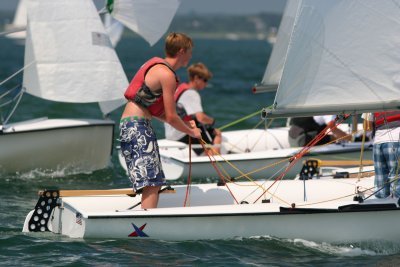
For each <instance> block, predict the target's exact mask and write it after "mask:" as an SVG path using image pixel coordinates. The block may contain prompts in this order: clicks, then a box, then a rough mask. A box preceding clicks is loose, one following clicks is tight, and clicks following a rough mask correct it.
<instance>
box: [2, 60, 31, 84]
mask: <svg viewBox="0 0 400 267" xmlns="http://www.w3.org/2000/svg"><path fill="white" fill-rule="evenodd" d="M35 62H36V60H33V61H32V62H30V63H29V64H27V65H25V66H23V67H22V68H21V69H19V70H17V72H15V73H14V74H12V75H11V76H10V77H8V78H6V79H5V80H4V81H2V82H0V86H2V85H3V84H4V83H6V82H8V81H9V80H11V79H12V78H14V77H15V76H16V75H17V74H18V73H20V72H21V71H23V70H25V69H26V68H27V67H29V66H30V65H32V64H33V63H35Z"/></svg>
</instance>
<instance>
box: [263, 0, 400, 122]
mask: <svg viewBox="0 0 400 267" xmlns="http://www.w3.org/2000/svg"><path fill="white" fill-rule="evenodd" d="M399 32H400V1H399V0H381V1H376V0H362V1H357V0H335V1H331V0H302V1H299V5H298V9H297V11H296V16H295V21H294V28H293V33H292V35H291V37H290V39H289V43H288V51H287V55H286V60H285V65H284V69H283V74H282V79H281V81H280V84H279V88H278V91H277V94H276V98H275V103H274V104H275V107H274V109H273V110H272V114H271V115H270V116H271V117H272V116H283V117H293V116H307V115H317V114H340V113H351V112H358V113H360V112H364V111H374V110H385V109H386V110H387V109H395V108H398V107H400V97H399V96H400V53H399V52H398V51H399V47H400V35H399Z"/></svg>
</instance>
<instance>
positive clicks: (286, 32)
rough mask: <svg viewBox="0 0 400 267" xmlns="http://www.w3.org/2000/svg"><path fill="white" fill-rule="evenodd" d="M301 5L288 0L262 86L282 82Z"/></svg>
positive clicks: (295, 0) (295, 1)
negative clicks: (295, 20)
mask: <svg viewBox="0 0 400 267" xmlns="http://www.w3.org/2000/svg"><path fill="white" fill-rule="evenodd" d="M299 3H300V2H299V1H298V0H288V1H287V3H286V7H285V11H284V13H283V15H282V20H281V23H280V26H279V30H278V35H277V37H276V45H274V47H273V49H272V53H271V56H270V58H269V61H268V66H267V68H266V70H265V73H264V77H263V79H262V81H261V84H263V85H278V84H279V82H280V80H281V77H282V71H283V66H284V63H285V59H286V53H287V49H288V45H289V38H290V36H291V34H292V31H293V24H294V19H295V15H296V12H297V10H298V5H299Z"/></svg>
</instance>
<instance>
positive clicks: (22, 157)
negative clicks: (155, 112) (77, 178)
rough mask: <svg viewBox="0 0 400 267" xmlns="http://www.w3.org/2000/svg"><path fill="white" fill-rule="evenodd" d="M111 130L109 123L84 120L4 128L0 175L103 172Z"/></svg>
mask: <svg viewBox="0 0 400 267" xmlns="http://www.w3.org/2000/svg"><path fill="white" fill-rule="evenodd" d="M3 127H4V126H3ZM113 129H114V122H113V121H105V120H85V119H38V120H31V121H26V122H20V123H15V124H8V125H7V127H6V128H3V131H2V132H1V133H0V147H1V150H0V171H1V172H6V173H15V172H26V171H30V170H41V171H64V172H66V173H79V172H90V171H94V170H98V169H102V168H105V167H107V166H109V164H110V158H111V153H112V145H113V143H112V142H113V132H114V130H113Z"/></svg>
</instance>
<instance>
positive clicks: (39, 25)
mask: <svg viewBox="0 0 400 267" xmlns="http://www.w3.org/2000/svg"><path fill="white" fill-rule="evenodd" d="M31 62H34V64H33V65H32V66H29V67H28V68H26V69H25V71H24V79H23V86H24V87H25V88H26V90H27V92H28V93H30V94H32V95H35V96H37V97H40V98H44V99H48V100H53V101H61V102H74V103H85V102H100V101H110V100H115V99H120V98H121V95H123V92H124V90H125V88H126V87H127V85H128V81H127V78H126V76H125V73H124V71H123V68H122V66H121V63H120V61H119V59H118V57H117V54H116V53H115V50H114V49H113V47H112V45H111V42H110V39H109V37H108V35H107V33H106V31H105V29H104V26H103V24H102V22H101V19H100V17H99V15H98V13H97V10H96V7H95V6H94V4H93V2H92V0H63V1H61V0H57V1H54V0H30V1H28V27H27V39H26V45H25V66H26V65H28V64H30V63H31Z"/></svg>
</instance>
